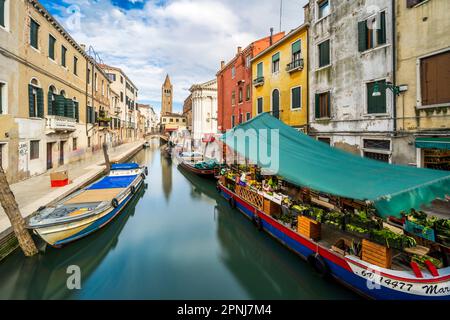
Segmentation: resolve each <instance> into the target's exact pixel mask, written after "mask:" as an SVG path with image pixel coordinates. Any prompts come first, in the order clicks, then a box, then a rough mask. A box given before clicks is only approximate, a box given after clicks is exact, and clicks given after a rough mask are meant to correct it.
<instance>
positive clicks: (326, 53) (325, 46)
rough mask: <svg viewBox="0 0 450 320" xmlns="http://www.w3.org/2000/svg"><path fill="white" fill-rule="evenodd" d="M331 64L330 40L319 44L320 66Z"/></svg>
mask: <svg viewBox="0 0 450 320" xmlns="http://www.w3.org/2000/svg"><path fill="white" fill-rule="evenodd" d="M329 64H330V40H326V41H324V42H322V43H320V44H319V68H321V67H325V66H328V65H329Z"/></svg>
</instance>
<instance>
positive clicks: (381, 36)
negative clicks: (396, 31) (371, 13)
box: [377, 11, 386, 45]
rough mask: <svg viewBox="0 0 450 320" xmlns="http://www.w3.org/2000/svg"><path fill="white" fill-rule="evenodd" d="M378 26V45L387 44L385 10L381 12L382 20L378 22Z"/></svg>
mask: <svg viewBox="0 0 450 320" xmlns="http://www.w3.org/2000/svg"><path fill="white" fill-rule="evenodd" d="M378 27H379V29H378V30H377V36H378V39H377V40H378V45H383V44H386V12H384V11H383V12H381V13H380V21H379V23H378Z"/></svg>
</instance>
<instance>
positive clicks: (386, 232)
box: [371, 228, 417, 250]
mask: <svg viewBox="0 0 450 320" xmlns="http://www.w3.org/2000/svg"><path fill="white" fill-rule="evenodd" d="M371 240H372V241H374V242H376V243H379V244H381V245H385V246H386V247H388V248H393V249H398V250H403V249H404V248H412V247H415V246H416V245H417V243H416V240H415V239H414V238H412V237H408V236H406V235H404V234H397V233H395V232H393V231H391V230H390V229H388V228H384V229H381V230H372V231H371Z"/></svg>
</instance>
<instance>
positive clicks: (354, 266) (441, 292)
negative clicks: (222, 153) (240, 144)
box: [218, 183, 450, 300]
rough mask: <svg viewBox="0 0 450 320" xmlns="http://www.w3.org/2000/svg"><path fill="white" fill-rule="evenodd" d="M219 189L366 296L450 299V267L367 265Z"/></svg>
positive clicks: (275, 234)
mask: <svg viewBox="0 0 450 320" xmlns="http://www.w3.org/2000/svg"><path fill="white" fill-rule="evenodd" d="M218 191H219V192H220V194H221V195H222V196H223V197H224V198H225V199H227V200H229V201H230V199H233V200H234V201H233V203H234V204H235V207H236V209H238V210H239V211H240V212H241V213H243V214H244V215H245V216H246V217H247V218H249V219H250V220H253V221H254V220H255V218H256V217H258V218H259V220H260V222H261V229H262V230H264V231H265V232H267V233H268V234H270V235H271V236H272V237H273V238H275V239H276V240H278V241H279V242H281V243H282V244H284V245H285V246H286V247H287V248H289V249H290V250H292V251H293V252H295V253H296V254H298V255H299V256H300V257H302V258H303V259H305V260H308V259H310V258H311V257H320V258H321V260H322V261H323V262H324V264H325V265H326V268H327V270H328V274H329V275H330V276H332V277H333V278H335V279H336V280H338V281H339V282H341V283H342V284H344V285H345V286H347V287H349V288H351V289H352V290H354V291H355V292H357V293H359V294H361V295H363V296H365V297H368V298H371V299H380V300H386V299H392V300H450V268H445V269H440V270H439V274H440V275H439V276H438V277H433V276H431V275H430V274H427V275H424V278H417V277H415V276H414V274H412V273H409V272H406V271H394V270H388V269H384V268H380V267H377V266H374V265H370V264H368V263H366V262H364V261H362V260H360V259H359V258H358V257H355V256H345V257H344V256H341V255H339V254H338V253H336V252H334V251H332V250H330V249H329V248H326V247H323V246H321V245H320V244H318V243H317V242H314V241H313V240H311V239H307V238H305V237H303V236H302V235H300V234H299V233H297V232H295V231H293V230H292V229H290V228H288V227H286V226H284V225H283V224H281V223H280V222H279V221H277V220H275V219H274V218H272V217H270V216H269V215H267V214H265V213H264V212H262V211H260V210H258V209H257V208H256V207H254V206H253V205H251V204H249V203H248V202H246V201H245V200H244V199H242V198H240V197H239V196H238V195H237V194H235V193H234V192H233V191H231V190H230V189H228V188H226V187H225V186H223V185H222V184H220V183H218Z"/></svg>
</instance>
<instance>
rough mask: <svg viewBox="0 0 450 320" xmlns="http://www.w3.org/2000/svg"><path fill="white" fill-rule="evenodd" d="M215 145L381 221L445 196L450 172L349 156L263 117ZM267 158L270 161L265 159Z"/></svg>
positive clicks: (449, 186)
mask: <svg viewBox="0 0 450 320" xmlns="http://www.w3.org/2000/svg"><path fill="white" fill-rule="evenodd" d="M264 129H266V130H264ZM221 139H222V141H224V142H225V143H226V144H227V145H228V146H230V147H231V148H232V149H234V150H235V151H236V152H238V153H239V154H241V155H243V156H245V157H246V158H247V159H249V160H250V161H251V162H253V163H256V164H257V165H258V166H260V167H261V168H266V169H267V168H270V169H271V170H272V171H273V169H274V168H275V172H274V174H277V175H278V176H281V177H283V178H284V179H285V180H286V181H289V182H291V183H293V184H295V185H298V186H304V187H308V188H311V189H313V190H316V191H321V192H325V193H329V194H333V195H337V196H341V197H345V198H350V199H356V200H361V201H370V202H372V203H373V204H374V206H375V207H376V209H377V211H378V213H379V214H380V216H382V217H388V216H396V217H400V212H401V211H409V210H410V209H411V208H415V209H420V208H421V206H422V205H425V204H429V203H430V202H431V201H433V200H434V199H436V198H444V197H445V195H450V172H446V171H439V170H431V169H419V168H413V167H408V166H401V165H391V164H387V163H383V162H379V161H375V160H372V159H367V158H362V157H359V156H355V155H353V154H350V153H347V152H345V151H342V150H339V149H336V148H332V147H330V146H328V145H327V144H325V143H323V142H319V141H317V140H314V139H312V138H311V137H309V136H307V135H305V134H302V133H300V132H298V131H297V130H295V129H294V128H291V127H289V126H287V125H285V124H284V123H283V122H281V121H280V120H278V119H276V118H274V117H272V116H271V115H270V114H268V113H263V114H261V115H258V116H257V117H255V118H253V119H252V120H250V121H248V122H245V123H243V124H241V125H239V126H237V127H236V128H234V129H233V130H230V131H229V132H227V133H226V134H224V135H223V136H222V138H221ZM250 141H252V143H250ZM255 142H256V148H254V147H255ZM271 152H273V156H271V157H269V159H268V157H267V154H270V153H271ZM277 155H278V156H277ZM277 159H278V161H277ZM269 160H271V162H270V163H269Z"/></svg>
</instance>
